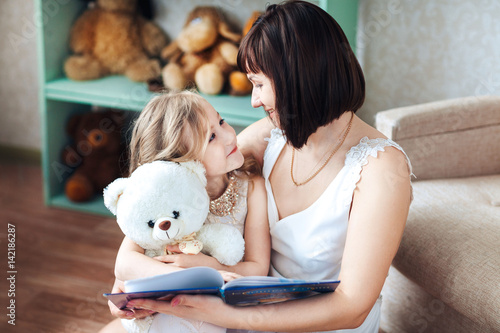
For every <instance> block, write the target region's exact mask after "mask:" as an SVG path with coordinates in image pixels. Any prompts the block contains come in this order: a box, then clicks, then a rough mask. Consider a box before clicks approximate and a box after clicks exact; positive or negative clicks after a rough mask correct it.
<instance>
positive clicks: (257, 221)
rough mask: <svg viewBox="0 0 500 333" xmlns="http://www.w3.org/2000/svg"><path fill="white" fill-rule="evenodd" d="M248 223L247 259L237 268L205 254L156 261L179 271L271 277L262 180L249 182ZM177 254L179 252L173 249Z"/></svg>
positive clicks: (246, 229) (246, 221)
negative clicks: (198, 269) (207, 269)
mask: <svg viewBox="0 0 500 333" xmlns="http://www.w3.org/2000/svg"><path fill="white" fill-rule="evenodd" d="M248 185H249V187H248V195H247V205H248V213H247V217H246V220H245V234H244V238H245V257H244V258H243V261H241V262H239V263H237V264H236V265H234V266H226V265H222V264H220V263H219V262H218V261H217V260H216V259H215V258H212V257H209V256H207V255H205V254H203V253H198V254H197V255H194V256H193V255H187V254H174V255H165V256H160V257H156V260H161V261H162V262H165V263H171V264H172V265H174V266H177V267H183V268H188V267H196V266H209V267H212V268H215V269H217V270H221V271H227V272H233V273H237V274H239V275H246V276H248V275H267V274H268V271H269V261H270V254H271V236H270V234H269V223H268V220H267V196H266V189H265V185H264V179H263V178H262V177H260V176H259V177H253V178H252V181H251V182H249V184H248ZM172 250H175V248H172Z"/></svg>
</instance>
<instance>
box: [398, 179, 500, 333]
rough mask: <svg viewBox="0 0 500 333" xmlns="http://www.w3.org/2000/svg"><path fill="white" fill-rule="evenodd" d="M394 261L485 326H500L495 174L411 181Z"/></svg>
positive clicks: (499, 185) (499, 201)
mask: <svg viewBox="0 0 500 333" xmlns="http://www.w3.org/2000/svg"><path fill="white" fill-rule="evenodd" d="M413 191H414V192H413V193H414V200H413V202H412V205H411V207H410V212H409V216H408V221H407V225H406V229H405V232H404V235H403V239H402V242H401V246H400V249H399V251H398V253H397V255H396V257H395V259H394V262H393V265H394V267H396V268H397V269H398V270H399V271H400V272H401V273H402V274H403V275H405V276H406V277H408V278H409V279H411V280H413V281H414V282H416V283H417V284H418V285H419V286H421V287H422V288H423V289H424V290H426V291H427V292H428V293H429V294H430V295H432V296H434V297H436V298H438V299H440V300H442V301H443V302H444V303H446V304H447V305H449V306H450V307H452V308H453V309H455V310H456V311H458V312H459V313H461V314H463V315H465V316H467V317H469V318H471V319H472V320H473V321H475V322H477V323H479V324H481V325H482V326H484V327H487V328H491V329H492V330H494V329H495V328H497V329H498V328H499V327H500V175H493V176H481V177H470V178H455V179H446V180H427V181H420V182H416V183H414V189H413Z"/></svg>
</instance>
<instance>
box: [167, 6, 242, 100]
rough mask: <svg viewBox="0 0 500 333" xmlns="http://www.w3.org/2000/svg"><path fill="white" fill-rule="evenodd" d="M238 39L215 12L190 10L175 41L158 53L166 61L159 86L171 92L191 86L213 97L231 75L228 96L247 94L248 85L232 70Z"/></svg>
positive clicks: (234, 64)
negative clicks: (163, 86) (161, 85)
mask: <svg viewBox="0 0 500 333" xmlns="http://www.w3.org/2000/svg"><path fill="white" fill-rule="evenodd" d="M240 39H241V35H240V34H237V33H234V32H232V31H231V30H230V28H229V26H228V24H227V23H226V21H225V20H224V18H223V17H222V14H221V12H220V11H219V10H218V9H217V8H215V7H211V6H201V7H196V8H194V9H193V10H192V11H191V12H190V13H189V15H188V17H187V19H186V23H185V25H184V27H183V29H182V31H181V32H180V34H179V36H178V37H177V39H176V40H175V41H173V42H172V43H171V44H170V45H168V46H167V47H165V48H164V49H163V51H162V53H161V55H162V57H163V58H164V59H165V60H167V61H169V63H168V64H167V65H166V66H165V67H164V68H163V70H162V79H163V84H164V85H165V87H166V88H168V89H171V90H182V89H184V88H186V87H188V86H190V85H192V84H193V83H194V84H195V85H196V87H197V88H198V90H199V91H200V92H202V93H204V94H209V95H216V94H219V93H220V92H222V90H223V88H224V85H225V83H226V82H227V81H228V77H229V75H232V77H234V78H233V79H232V80H231V85H230V91H229V92H230V93H231V94H234V95H245V94H248V93H249V92H250V91H251V86H250V83H249V82H248V79H247V78H246V75H245V74H243V73H241V72H238V71H237V70H236V56H237V54H238V46H237V44H238V43H239V41H240ZM249 86H250V89H249Z"/></svg>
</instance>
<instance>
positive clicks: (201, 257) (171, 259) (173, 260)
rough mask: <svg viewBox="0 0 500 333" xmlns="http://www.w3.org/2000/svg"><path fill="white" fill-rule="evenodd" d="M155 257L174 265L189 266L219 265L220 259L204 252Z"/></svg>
mask: <svg viewBox="0 0 500 333" xmlns="http://www.w3.org/2000/svg"><path fill="white" fill-rule="evenodd" d="M153 259H155V260H158V261H161V262H164V263H168V264H171V265H174V266H178V267H182V268H189V267H198V266H208V267H218V266H220V264H219V263H218V261H217V260H216V259H214V258H212V257H210V256H207V255H206V254H203V253H201V252H200V253H198V254H194V255H193V254H184V253H180V254H167V255H164V256H158V257H154V258H153Z"/></svg>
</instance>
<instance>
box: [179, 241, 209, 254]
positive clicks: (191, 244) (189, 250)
mask: <svg viewBox="0 0 500 333" xmlns="http://www.w3.org/2000/svg"><path fill="white" fill-rule="evenodd" d="M202 248H203V243H202V242H200V241H199V240H196V239H195V240H192V241H186V242H182V243H180V244H179V250H181V252H182V253H184V254H198V253H200V251H201V249H202Z"/></svg>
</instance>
